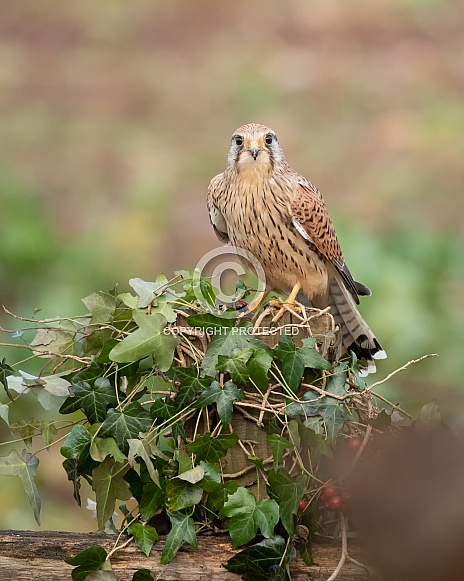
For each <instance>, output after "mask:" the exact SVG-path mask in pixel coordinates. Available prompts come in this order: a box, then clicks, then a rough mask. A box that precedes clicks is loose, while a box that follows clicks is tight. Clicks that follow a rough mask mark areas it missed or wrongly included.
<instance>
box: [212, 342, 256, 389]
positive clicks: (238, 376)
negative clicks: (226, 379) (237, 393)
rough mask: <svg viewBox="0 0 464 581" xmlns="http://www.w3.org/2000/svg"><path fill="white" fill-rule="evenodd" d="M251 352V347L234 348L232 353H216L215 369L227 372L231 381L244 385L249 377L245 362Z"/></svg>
mask: <svg viewBox="0 0 464 581" xmlns="http://www.w3.org/2000/svg"><path fill="white" fill-rule="evenodd" d="M252 354H253V349H234V351H233V353H232V355H231V356H230V357H229V356H228V355H218V364H217V370H218V371H221V372H222V373H229V374H230V377H231V378H232V381H234V382H235V383H237V384H239V385H246V384H247V383H248V380H249V378H250V372H249V371H248V367H247V363H248V360H249V359H250V357H251V356H252Z"/></svg>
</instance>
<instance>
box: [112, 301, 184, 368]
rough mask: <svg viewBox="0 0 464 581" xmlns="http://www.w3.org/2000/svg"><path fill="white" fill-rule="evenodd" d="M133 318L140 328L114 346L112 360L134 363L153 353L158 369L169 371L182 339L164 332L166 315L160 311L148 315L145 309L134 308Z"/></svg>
mask: <svg viewBox="0 0 464 581" xmlns="http://www.w3.org/2000/svg"><path fill="white" fill-rule="evenodd" d="M133 318H134V321H135V322H136V324H137V327H138V329H136V330H135V331H133V332H132V333H131V334H130V335H128V336H127V337H125V338H124V339H123V340H122V341H120V342H119V343H118V344H117V345H116V346H115V347H113V349H112V350H111V351H110V355H109V357H110V359H111V361H115V362H116V363H132V362H133V361H139V360H140V359H144V358H145V357H148V355H153V358H154V360H155V362H156V365H157V366H158V369H159V370H160V371H167V370H168V369H169V368H170V367H171V365H172V360H173V358H174V349H175V348H176V347H177V345H178V344H179V341H180V339H178V338H176V337H173V336H172V335H170V334H166V333H164V328H165V327H166V323H167V320H166V317H164V316H163V315H160V314H159V313H155V314H154V315H148V314H146V313H145V312H144V311H138V310H134V311H133Z"/></svg>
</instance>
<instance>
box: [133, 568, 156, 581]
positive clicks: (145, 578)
mask: <svg viewBox="0 0 464 581" xmlns="http://www.w3.org/2000/svg"><path fill="white" fill-rule="evenodd" d="M153 579H154V577H153V575H152V574H151V572H150V571H149V569H138V570H137V571H136V572H135V573H134V574H133V576H132V581H153Z"/></svg>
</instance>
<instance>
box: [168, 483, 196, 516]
mask: <svg viewBox="0 0 464 581" xmlns="http://www.w3.org/2000/svg"><path fill="white" fill-rule="evenodd" d="M166 496H167V497H168V499H169V510H171V511H173V512H176V511H178V510H182V509H184V508H189V507H190V506H195V505H196V504H198V503H199V502H200V500H201V497H202V496H203V489H202V488H201V486H198V484H190V482H185V481H184V480H177V479H175V478H173V479H172V480H169V482H168V483H167V485H166Z"/></svg>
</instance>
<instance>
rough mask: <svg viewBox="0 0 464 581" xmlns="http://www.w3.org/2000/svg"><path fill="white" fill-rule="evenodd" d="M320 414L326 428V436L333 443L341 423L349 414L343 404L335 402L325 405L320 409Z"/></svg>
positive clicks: (341, 425)
mask: <svg viewBox="0 0 464 581" xmlns="http://www.w3.org/2000/svg"><path fill="white" fill-rule="evenodd" d="M321 416H322V419H323V420H324V423H325V427H326V430H327V438H328V440H329V442H331V443H332V444H333V443H334V442H335V440H336V439H337V436H338V433H339V432H340V430H341V429H342V427H343V424H344V423H345V421H346V420H347V419H349V418H350V417H351V415H350V413H349V411H348V410H347V409H346V407H345V406H344V405H342V404H340V403H336V404H335V405H326V406H325V407H324V408H323V409H322V410H321Z"/></svg>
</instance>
